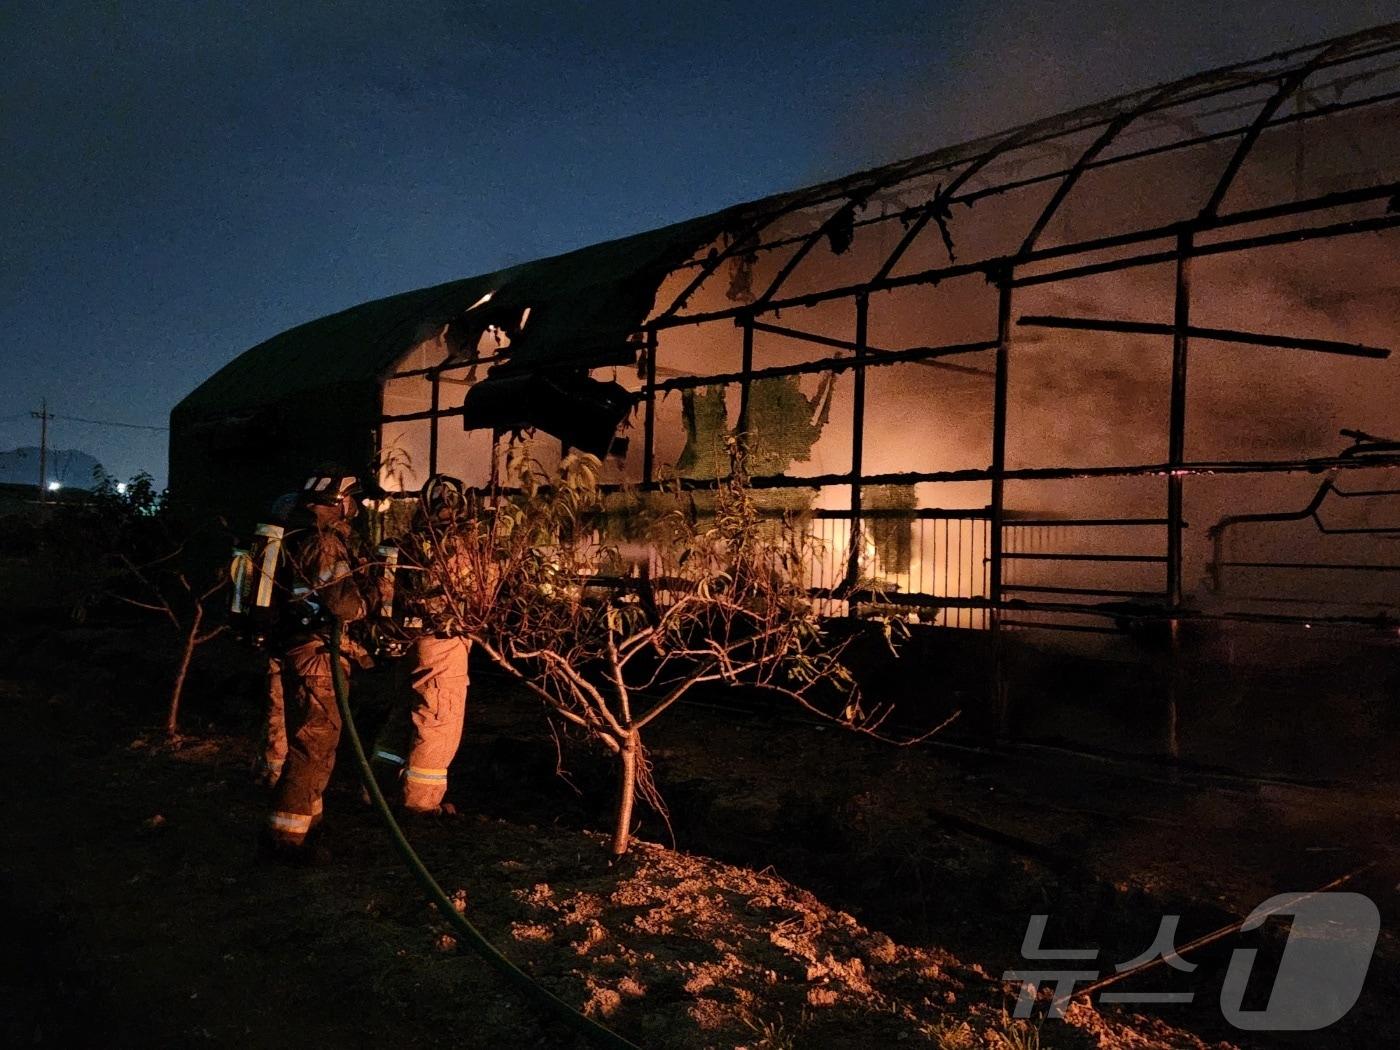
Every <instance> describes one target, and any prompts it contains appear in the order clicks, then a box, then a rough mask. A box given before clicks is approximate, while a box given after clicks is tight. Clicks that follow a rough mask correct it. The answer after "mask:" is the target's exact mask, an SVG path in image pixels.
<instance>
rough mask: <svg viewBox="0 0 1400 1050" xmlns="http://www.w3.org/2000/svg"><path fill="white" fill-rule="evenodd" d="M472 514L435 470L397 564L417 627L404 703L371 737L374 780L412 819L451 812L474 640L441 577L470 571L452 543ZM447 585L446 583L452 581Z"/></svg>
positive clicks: (455, 484)
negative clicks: (452, 611)
mask: <svg viewBox="0 0 1400 1050" xmlns="http://www.w3.org/2000/svg"><path fill="white" fill-rule="evenodd" d="M469 514H470V510H469V508H468V504H467V500H466V497H465V492H464V489H463V486H462V483H461V482H460V481H458V480H457V479H456V478H451V477H447V476H445V475H438V476H436V477H434V478H432V479H431V480H430V481H429V482H428V484H427V485H425V486H424V489H423V494H422V500H421V503H420V505H419V511H418V514H417V515H416V520H415V522H414V525H413V527H412V529H411V530H410V533H409V535H408V537H407V538H406V540H405V544H404V547H405V550H404V555H405V556H406V557H405V561H404V562H403V563H402V564H404V565H406V566H407V567H408V572H407V573H406V574H405V575H406V578H407V579H408V580H409V581H416V585H415V584H414V583H410V584H409V585H407V586H405V588H404V592H406V593H403V594H402V596H401V599H400V604H401V605H403V606H405V607H406V610H407V613H408V617H409V618H410V620H411V621H412V622H414V623H419V624H421V625H422V627H421V631H422V632H423V633H420V634H419V635H418V636H417V637H416V638H415V639H414V641H413V642H412V644H411V646H410V648H409V654H408V655H409V659H408V685H409V693H410V695H409V697H408V698H407V700H408V702H407V703H406V704H404V705H402V706H400V707H398V708H396V709H395V710H394V711H393V712H392V713H391V714H390V716H389V719H388V721H387V722H386V723H385V726H384V729H383V731H382V732H381V733H380V734H379V737H378V738H377V739H376V741H375V746H374V753H373V755H372V762H373V764H374V767H375V774H376V779H378V780H379V782H380V783H381V784H382V785H383V784H387V785H388V786H389V792H388V793H389V794H390V797H393V795H394V794H398V798H399V801H400V803H401V806H402V809H403V811H404V812H405V813H407V814H409V815H411V816H453V815H455V813H456V810H455V809H454V808H453V807H452V805H451V803H448V802H445V801H444V797H445V796H446V794H447V769H448V767H449V766H450V765H451V764H452V759H453V758H454V757H455V756H456V754H457V747H458V745H459V744H460V743H461V740H462V726H463V723H464V721H465V719H466V713H467V686H468V682H469V679H468V675H467V660H468V657H469V656H470V653H471V641H470V639H468V638H465V637H463V636H462V633H461V631H460V630H459V629H456V627H454V625H453V624H452V623H451V620H452V617H451V616H449V615H446V614H445V613H446V609H445V604H446V603H445V601H444V597H443V580H442V579H441V577H442V575H443V574H447V575H449V576H452V577H454V578H455V579H456V580H457V582H458V583H459V584H460V582H461V577H462V574H463V573H465V572H466V571H467V566H466V564H465V559H463V558H462V557H461V555H460V553H457V552H456V551H457V548H456V547H455V545H454V537H453V529H452V527H453V525H454V523H459V522H461V521H462V518H463V517H464V516H466V515H469ZM449 585H450V584H449Z"/></svg>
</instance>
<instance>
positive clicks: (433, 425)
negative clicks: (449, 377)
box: [428, 369, 442, 477]
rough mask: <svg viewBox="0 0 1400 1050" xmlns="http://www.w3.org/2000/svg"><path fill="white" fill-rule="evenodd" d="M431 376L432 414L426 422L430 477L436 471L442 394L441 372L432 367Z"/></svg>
mask: <svg viewBox="0 0 1400 1050" xmlns="http://www.w3.org/2000/svg"><path fill="white" fill-rule="evenodd" d="M432 376H433V404H432V412H433V414H432V416H431V417H430V421H429V423H428V477H432V476H433V475H435V474H436V473H437V472H438V424H439V423H440V422H441V420H439V419H438V411H439V409H440V405H441V403H440V401H439V398H440V397H441V396H442V394H441V387H442V384H441V382H440V376H441V373H440V372H439V371H438V370H437V369H433V373H432Z"/></svg>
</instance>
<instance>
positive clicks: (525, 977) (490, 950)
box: [330, 619, 639, 1050]
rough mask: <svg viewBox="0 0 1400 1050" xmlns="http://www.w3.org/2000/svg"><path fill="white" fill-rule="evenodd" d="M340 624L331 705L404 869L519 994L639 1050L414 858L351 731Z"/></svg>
mask: <svg viewBox="0 0 1400 1050" xmlns="http://www.w3.org/2000/svg"><path fill="white" fill-rule="evenodd" d="M340 637H341V628H340V621H338V620H334V619H333V620H331V623H330V656H331V680H332V682H333V683H334V685H335V702H336V706H338V707H339V708H340V718H341V721H342V722H343V723H344V725H345V731H346V734H347V735H348V736H349V738H350V747H351V750H353V751H354V754H355V766H356V769H357V770H358V772H359V774H360V781H361V782H362V783H363V784H364V788H365V791H366V792H367V793H368V794H369V797H370V802H371V803H372V804H373V806H374V809H375V812H377V813H378V814H379V818H380V819H381V820H382V821H383V822H384V826H385V827H386V828H388V830H389V837H390V839H392V840H393V843H394V848H395V849H396V850H397V851H398V854H399V856H400V857H401V858H402V859H403V862H404V865H405V867H407V868H408V870H409V873H410V874H412V876H413V877H414V879H416V880H417V882H418V885H419V886H421V887H422V888H423V892H425V893H426V894H427V895H428V897H429V899H430V900H431V901H432V902H433V904H434V905H435V906H436V907H437V910H438V911H439V912H440V913H441V914H442V917H443V918H444V919H446V920H447V923H448V925H449V926H451V927H452V928H453V930H454V931H456V933H457V934H458V935H459V936H460V937H461V938H462V939H463V940H464V941H465V942H466V943H467V944H468V945H470V946H471V948H472V950H473V951H475V952H476V953H477V954H478V955H480V956H481V957H482V958H483V959H485V960H486V962H487V963H489V964H490V965H491V966H492V967H493V968H494V969H495V970H496V971H497V972H498V973H500V974H501V976H503V977H505V978H506V980H508V981H509V982H510V983H511V984H513V985H515V986H516V987H517V988H520V989H521V990H522V991H524V992H526V993H527V994H529V995H531V996H533V997H534V998H535V999H537V1000H539V1002H540V1004H541V1005H542V1006H544V1007H546V1008H547V1009H548V1010H549V1011H550V1012H551V1013H552V1014H554V1015H555V1016H556V1017H557V1018H558V1019H559V1020H560V1021H562V1022H563V1023H564V1024H566V1025H568V1026H569V1027H570V1028H572V1029H573V1030H574V1031H575V1032H577V1033H578V1034H579V1035H582V1036H583V1037H584V1038H586V1039H588V1040H589V1041H591V1042H593V1043H595V1044H596V1045H598V1046H603V1047H618V1048H625V1050H639V1047H637V1045H636V1044H635V1043H631V1042H628V1041H627V1040H626V1039H624V1038H623V1037H622V1036H620V1035H618V1034H617V1033H616V1032H614V1031H613V1030H612V1029H610V1028H607V1027H605V1026H603V1025H601V1024H599V1023H598V1022H597V1021H594V1020H593V1019H592V1018H590V1017H585V1016H584V1015H583V1014H581V1013H579V1011H577V1010H575V1009H574V1008H573V1007H572V1006H570V1005H569V1004H568V1003H566V1002H564V1000H563V999H560V998H559V997H558V996H556V995H555V994H554V993H552V992H551V991H549V990H548V989H547V988H545V987H544V986H543V985H541V984H540V983H539V982H538V981H536V980H535V979H534V978H533V977H531V976H530V975H529V974H527V973H525V971H523V970H521V969H520V968H519V967H517V966H516V965H515V964H514V963H512V962H511V961H510V960H509V959H507V958H506V957H505V956H504V955H502V954H501V952H500V950H499V949H498V948H497V947H496V946H495V945H494V944H492V943H491V942H490V941H489V940H487V939H486V936H485V935H484V934H483V933H482V932H481V931H480V930H478V929H477V928H476V927H475V926H474V925H472V923H471V922H470V921H469V920H468V919H467V917H466V916H465V915H463V914H462V913H461V912H459V911H458V910H457V909H456V908H455V907H454V906H453V903H452V900H451V899H450V898H449V897H448V896H447V894H446V893H444V892H443V889H442V886H440V885H439V884H438V881H437V879H435V878H433V874H432V872H430V871H429V870H428V869H427V867H426V866H425V865H424V864H423V860H422V858H421V857H419V856H418V853H417V852H416V851H415V850H414V848H413V846H412V845H410V844H409V841H408V839H407V838H406V837H405V835H404V833H403V828H402V827H400V826H399V822H398V821H397V820H396V819H395V818H394V813H393V810H391V809H390V808H389V803H388V802H387V801H385V798H384V793H383V792H382V791H380V789H379V782H378V781H377V780H376V779H375V777H374V772H373V770H372V769H371V768H370V764H369V758H368V757H367V756H366V755H365V748H364V744H363V743H362V742H361V740H360V734H359V732H358V731H357V730H356V728H355V719H354V716H353V715H352V714H351V712H350V691H349V689H348V687H347V685H346V681H345V668H344V666H343V665H342V663H341V656H340Z"/></svg>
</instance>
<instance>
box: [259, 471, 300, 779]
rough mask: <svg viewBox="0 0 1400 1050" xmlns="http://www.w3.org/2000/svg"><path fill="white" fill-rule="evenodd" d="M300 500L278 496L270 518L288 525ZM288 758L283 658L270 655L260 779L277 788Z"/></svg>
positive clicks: (290, 495) (296, 495) (295, 496)
mask: <svg viewBox="0 0 1400 1050" xmlns="http://www.w3.org/2000/svg"><path fill="white" fill-rule="evenodd" d="M299 501H300V493H297V492H288V493H286V494H285V495H282V496H278V497H277V498H276V499H275V500H273V501H272V506H271V507H270V508H268V512H267V515H268V516H267V520H268V521H269V522H270V523H271V524H273V525H276V526H279V527H282V528H286V526H287V524H288V523H289V522H290V521H291V519H292V515H293V513H295V511H296V509H297V504H298V502H299ZM286 761H287V705H286V701H285V698H284V696H283V693H282V657H281V656H280V655H279V654H278V653H276V652H269V653H268V654H267V704H266V708H265V710H264V712H263V732H262V740H261V741H260V742H259V746H258V759H257V780H258V783H259V784H261V785H263V786H264V787H268V788H275V787H276V786H277V782H278V781H279V780H281V779H282V767H283V766H284V765H285V764H286Z"/></svg>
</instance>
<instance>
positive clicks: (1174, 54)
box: [835, 0, 1400, 166]
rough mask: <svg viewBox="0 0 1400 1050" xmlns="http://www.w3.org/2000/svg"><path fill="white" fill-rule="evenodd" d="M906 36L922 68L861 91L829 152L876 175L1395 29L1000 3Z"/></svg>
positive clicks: (1352, 9) (1390, 15)
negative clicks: (1339, 39) (917, 43)
mask: <svg viewBox="0 0 1400 1050" xmlns="http://www.w3.org/2000/svg"><path fill="white" fill-rule="evenodd" d="M940 7H941V10H940V11H939V12H938V17H936V18H931V19H930V20H929V21H928V22H926V23H925V24H923V25H920V26H908V27H904V29H905V31H907V32H910V33H914V34H917V35H918V36H919V37H920V38H921V41H922V43H923V45H924V46H923V47H922V48H921V49H920V53H921V54H923V55H924V56H927V57H926V59H925V61H926V63H927V64H926V66H925V67H924V68H923V69H922V70H920V71H919V72H918V73H917V74H916V75H915V76H914V77H913V78H912V83H911V78H909V77H906V76H894V77H890V78H888V79H885V80H883V81H881V82H879V83H877V84H874V85H873V86H870V87H868V88H867V89H866V90H864V91H863V92H862V93H861V94H860V96H859V98H858V102H857V104H856V105H855V106H853V107H852V108H851V110H850V111H849V112H848V113H846V114H845V115H844V117H843V118H842V120H841V121H840V123H839V125H838V128H837V132H836V141H835V147H836V152H838V153H840V154H841V155H843V156H845V157H847V158H849V159H850V160H851V161H852V162H853V163H852V165H851V166H855V162H863V163H866V164H876V163H881V162H885V161H891V160H895V159H898V158H901V157H907V156H914V155H917V154H920V153H926V152H929V151H930V150H934V149H937V148H939V147H942V146H950V145H954V144H956V143H959V142H966V141H968V140H970V139H974V138H978V137H980V136H983V135H989V134H995V133H996V132H1000V131H1004V130H1006V129H1008V128H1012V127H1015V126H1016V125H1018V124H1022V123H1026V122H1028V121H1032V120H1036V119H1039V118H1042V117H1047V116H1051V115H1053V114H1055V113H1060V112H1064V111H1065V110H1069V109H1073V108H1075V107H1078V106H1085V105H1091V104H1093V103H1095V102H1099V101H1101V100H1103V99H1107V98H1112V97H1114V96H1116V95H1121V94H1124V93H1126V92H1130V91H1136V90H1139V89H1142V88H1147V87H1151V86H1153V85H1154V84H1159V83H1163V82H1166V81H1171V80H1176V79H1178V78H1180V77H1185V76H1190V75H1191V74H1193V73H1197V72H1200V71H1201V70H1204V69H1210V68H1214V67H1216V66H1221V65H1226V64H1229V63H1234V62H1240V61H1245V60H1248V59H1252V58H1259V57H1262V56H1264V55H1268V54H1271V53H1273V52H1275V51H1280V50H1283V49H1286V48H1290V47H1296V46H1300V45H1305V44H1309V43H1314V42H1317V41H1320V40H1325V39H1327V38H1329V37H1333V36H1340V35H1342V34H1345V33H1351V32H1356V31H1358V30H1362V29H1366V28H1368V27H1370V26H1374V25H1379V24H1382V23H1386V22H1391V21H1395V20H1397V19H1400V2H1398V0H1358V2H1354V3H1350V4H1345V5H1342V4H1320V3H1293V4H1291V5H1271V6H1269V5H1265V6H1261V5H1260V4H1259V3H1257V2H1256V0H1182V2H1178V3H1172V4H1144V3H1137V4H1126V3H1122V2H1121V0H1006V2H992V0H982V2H978V3H973V4H963V5H950V6H944V5H940Z"/></svg>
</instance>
